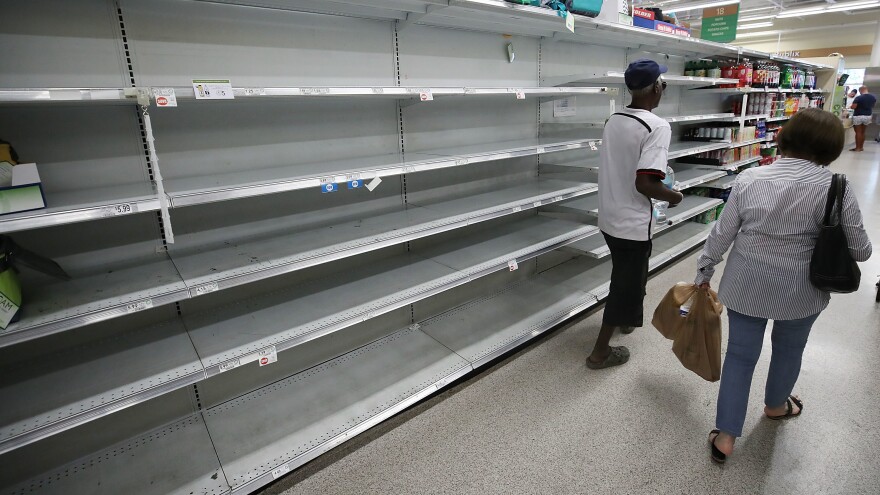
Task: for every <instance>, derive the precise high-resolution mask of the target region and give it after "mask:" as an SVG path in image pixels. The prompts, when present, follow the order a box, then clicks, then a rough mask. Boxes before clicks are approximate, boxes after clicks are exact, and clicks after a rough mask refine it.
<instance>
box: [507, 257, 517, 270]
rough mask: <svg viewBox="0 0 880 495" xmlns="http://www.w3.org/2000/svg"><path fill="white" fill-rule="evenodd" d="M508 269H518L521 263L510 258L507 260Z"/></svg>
mask: <svg viewBox="0 0 880 495" xmlns="http://www.w3.org/2000/svg"><path fill="white" fill-rule="evenodd" d="M507 269H508V270H510V271H514V270H517V269H519V263H517V262H516V260H510V261H508V262H507Z"/></svg>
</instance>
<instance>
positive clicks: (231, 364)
mask: <svg viewBox="0 0 880 495" xmlns="http://www.w3.org/2000/svg"><path fill="white" fill-rule="evenodd" d="M239 366H241V360H239V359H233V360H232V361H226V362H225V363H223V364H221V365H220V366H218V368H219V369H220V373H223V372H224V371H229V370H234V369H235V368H238V367H239Z"/></svg>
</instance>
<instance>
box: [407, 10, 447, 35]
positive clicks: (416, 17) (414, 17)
mask: <svg viewBox="0 0 880 495" xmlns="http://www.w3.org/2000/svg"><path fill="white" fill-rule="evenodd" d="M445 7H446V6H445V5H428V6H427V7H426V8H425V12H424V13H419V14H416V13H413V12H409V13H407V14H406V19H405V20H403V21H397V31H398V32H400V31H403V30H404V29H406V28H407V27H409V26H412V25H413V24H415V23H417V22H419V21H421V20H422V19H424V18H425V17H426V16H428V15H430V14H431V13H433V12H436V11H438V10H440V9H442V8H445Z"/></svg>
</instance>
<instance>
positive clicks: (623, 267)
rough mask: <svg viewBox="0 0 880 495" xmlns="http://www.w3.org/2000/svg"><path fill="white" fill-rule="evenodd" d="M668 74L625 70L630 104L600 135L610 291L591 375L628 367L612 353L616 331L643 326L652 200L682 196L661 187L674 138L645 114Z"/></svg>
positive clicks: (653, 67) (650, 66)
mask: <svg viewBox="0 0 880 495" xmlns="http://www.w3.org/2000/svg"><path fill="white" fill-rule="evenodd" d="M666 71H667V67H666V66H663V65H659V64H658V63H657V62H654V61H653V60H647V59H641V60H636V61H635V62H633V63H631V64H630V65H629V67H627V69H626V73H625V74H624V81H625V82H626V87H627V88H628V89H629V92H630V93H631V94H632V103H631V104H630V105H629V106H628V107H626V108H624V109H623V111H621V112H618V113H615V114H614V115H612V116H611V117H610V118H609V119H608V122H606V123H605V130H604V132H603V135H602V151H601V159H602V161H601V166H600V168H599V228H600V229H601V230H602V235H604V236H605V242H606V243H607V244H608V248H609V249H610V250H611V264H612V268H611V289H610V293H609V295H608V300H607V301H606V302H605V312H604V314H603V316H602V329H601V330H600V331H599V337H598V338H597V339H596V345H595V347H593V352H592V353H591V354H590V355H589V357H587V366H588V367H589V368H592V369H601V368H608V367H610V366H616V365H620V364H623V363H625V362H627V361H628V360H629V350H628V349H627V348H626V347H624V346H619V347H611V346H609V342H610V341H611V336H612V335H613V334H614V329H615V328H618V327H619V328H620V329H621V331H622V332H623V333H630V332H631V331H632V330H633V329H634V328H635V327H640V326H642V323H643V321H642V320H643V312H644V300H645V286H646V284H647V283H648V260H649V258H650V257H651V231H652V225H651V222H652V220H653V211H654V207H653V204H652V203H651V199H652V198H653V199H657V200H662V201H669V204H670V205H676V204H678V203H679V202H681V200H682V197H683V196H682V194H681V193H680V192H677V191H673V190H671V189H669V188H667V187H666V186H664V185H663V183H662V181H663V179H664V178H665V177H666V164H667V161H668V154H669V141H670V138H671V135H672V131H671V129H670V128H669V124H668V123H667V122H666V121H665V120H663V119H661V118H660V117H658V116H656V115H654V114H653V113H651V110H653V109H655V108H657V106H658V105H659V104H660V98H661V97H662V96H663V90H664V89H666V83H665V82H664V81H663V80H662V79H661V78H660V75H661V74H663V73H664V72H666Z"/></svg>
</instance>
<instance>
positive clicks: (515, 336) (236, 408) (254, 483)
mask: <svg viewBox="0 0 880 495" xmlns="http://www.w3.org/2000/svg"><path fill="white" fill-rule="evenodd" d="M709 229H711V225H700V224H685V225H682V226H679V227H677V228H676V229H674V230H670V232H668V233H666V234H664V236H662V237H658V240H657V241H656V243H655V255H654V257H653V258H652V263H651V265H652V269H656V268H657V267H659V266H660V265H662V264H663V263H664V262H667V261H669V260H670V259H671V258H672V257H674V256H677V255H679V254H681V253H683V252H685V251H686V250H688V249H691V248H692V247H694V246H696V245H698V244H699V242H702V240H704V239H705V235H707V232H708V230H709ZM610 273H611V263H610V260H606V261H597V260H590V259H589V258H585V257H579V258H575V259H573V260H570V261H568V262H566V263H563V264H561V265H558V266H557V267H554V268H552V269H550V270H548V271H546V272H543V273H541V274H539V275H537V276H533V277H531V278H529V279H526V280H524V281H521V282H517V283H515V284H513V285H511V286H508V287H506V288H503V289H500V290H498V291H496V292H495V293H493V294H491V295H488V296H487V297H483V298H479V299H477V300H475V301H472V302H469V303H466V304H464V305H462V306H458V307H456V308H452V309H450V310H448V311H446V312H443V313H440V314H439V315H437V316H434V317H431V318H428V319H426V320H423V321H420V322H419V323H417V324H415V325H412V326H410V327H407V328H403V329H400V330H398V331H397V332H394V333H392V334H391V335H389V336H387V337H384V338H382V339H380V340H378V341H376V342H373V343H372V344H368V345H366V346H364V347H361V348H358V349H356V350H353V351H351V352H349V353H346V354H343V355H341V356H339V357H337V358H335V359H333V360H331V361H328V362H326V363H324V364H320V365H318V366H315V367H313V368H309V369H306V370H304V371H301V372H298V373H296V374H294V375H292V376H290V377H289V378H286V379H283V380H281V381H278V382H274V383H272V384H270V385H266V386H264V387H262V388H259V389H257V390H254V391H252V392H249V393H247V394H245V395H243V396H240V397H237V398H234V399H232V400H229V401H226V402H222V403H220V404H218V405H215V406H213V407H210V408H208V409H207V410H206V411H205V412H204V413H203V416H204V422H203V421H202V419H201V417H200V416H199V415H194V416H192V417H188V418H183V419H181V420H179V421H176V422H173V423H170V424H168V425H166V426H164V427H162V428H159V429H156V430H153V431H150V432H147V433H145V434H143V435H138V436H137V437H134V438H131V439H130V440H128V441H126V442H123V443H122V444H119V445H113V446H111V447H108V448H106V449H104V450H101V451H98V452H95V453H94V454H92V455H90V456H87V457H85V458H83V459H79V460H78V461H76V462H72V463H70V464H66V465H64V466H61V467H59V468H56V469H52V470H50V471H47V472H45V473H44V474H41V475H38V476H36V477H35V478H33V479H31V480H28V481H24V482H21V483H20V484H18V485H17V486H15V487H13V489H12V491H11V493H15V494H18V493H30V491H29V490H35V489H36V490H37V491H39V492H40V493H92V492H98V491H101V490H104V493H122V492H125V493H132V494H137V493H153V492H155V491H156V490H159V491H162V492H163V493H164V492H177V491H180V490H183V493H189V491H195V492H197V493H202V492H205V493H229V492H230V491H231V492H232V493H247V492H250V491H253V490H254V489H256V488H258V487H260V486H262V485H265V484H267V483H269V482H271V481H273V480H274V479H275V478H276V477H278V476H280V475H282V474H284V473H287V472H289V471H290V470H292V469H294V468H297V467H299V466H301V465H303V464H305V463H306V462H308V461H309V460H311V459H314V458H315V457H317V456H318V455H320V454H322V453H324V452H326V451H328V450H330V449H332V448H334V447H336V446H338V445H340V444H341V443H343V442H345V441H347V440H349V439H351V438H353V437H355V436H356V435H358V434H359V433H362V432H363V431H365V430H366V429H368V428H370V427H372V426H373V425H376V424H378V423H379V422H381V421H383V420H385V419H387V418H389V417H391V416H392V415H393V414H395V413H397V412H400V411H402V410H403V409H405V408H406V407H408V406H410V405H412V404H414V403H416V402H418V401H419V400H421V399H423V398H425V397H428V396H430V395H432V394H434V393H436V392H437V391H439V390H440V389H442V388H443V387H445V386H447V385H449V384H450V383H452V382H454V381H455V380H457V379H459V378H460V377H462V376H464V375H465V374H467V373H468V372H469V371H471V370H473V369H475V368H478V367H480V366H483V365H485V364H486V363H489V362H491V361H492V359H494V358H496V357H498V356H501V355H503V354H504V353H505V352H507V351H509V350H511V349H513V348H515V347H516V346H518V345H520V344H522V343H524V342H527V341H528V340H530V339H532V338H534V337H536V336H538V335H540V334H541V333H543V332H545V331H547V330H549V329H551V328H553V327H554V326H555V325H557V324H558V323H561V322H563V321H565V320H566V319H568V318H570V317H571V316H574V315H576V314H578V313H581V312H583V311H585V310H588V309H590V308H592V307H594V306H595V305H596V304H597V302H598V301H599V300H601V299H604V298H605V297H606V296H607V290H608V280H609V277H610ZM475 322H479V324H475ZM463 323H466V324H463ZM389 346H393V348H394V352H387V350H388V347H389ZM281 359H283V356H281ZM331 389H332V390H334V391H337V392H336V393H333V394H328V393H327V390H331ZM270 425H271V426H270ZM269 426H270V427H269ZM171 430H177V431H182V432H185V433H186V441H187V442H188V444H189V443H191V444H192V446H193V448H198V447H199V446H202V447H203V448H206V449H207V448H213V449H216V457H212V456H203V457H200V458H201V459H217V458H219V460H220V465H222V469H218V466H213V465H208V464H205V463H202V464H198V465H197V464H194V463H192V462H189V461H188V460H187V459H188V456H189V452H190V451H188V453H187V454H186V455H184V454H183V453H182V452H181V451H180V450H179V449H175V448H174V447H173V445H172V444H171V443H169V442H171V440H170V439H172V438H173V439H174V440H173V441H174V442H179V441H180V435H177V434H176V435H175V436H170V435H168V436H163V435H162V433H163V432H166V431H171ZM208 432H210V437H208ZM120 446H123V447H126V456H124V457H121V456H120V457H112V453H113V452H114V451H115V449H119V448H120ZM105 457H110V458H112V459H121V460H120V461H119V462H123V461H124V462H137V463H150V465H151V466H153V472H155V471H156V470H160V471H161V472H164V473H173V475H169V476H165V477H163V479H162V480H161V481H160V482H161V483H163V485H162V486H159V487H156V486H155V485H152V484H150V483H147V482H144V481H143V480H140V479H138V478H136V477H135V478H132V477H130V476H120V475H119V474H118V473H120V472H121V471H119V469H118V466H117V464H116V461H113V462H109V463H108V462H95V460H97V459H103V458H105ZM203 464H204V465H203ZM74 466H76V467H77V469H73V467H74ZM59 474H61V475H60V476H59ZM227 482H228V486H227V485H226V484H225V483H227ZM97 483H101V487H100V490H99V488H98V485H97Z"/></svg>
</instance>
